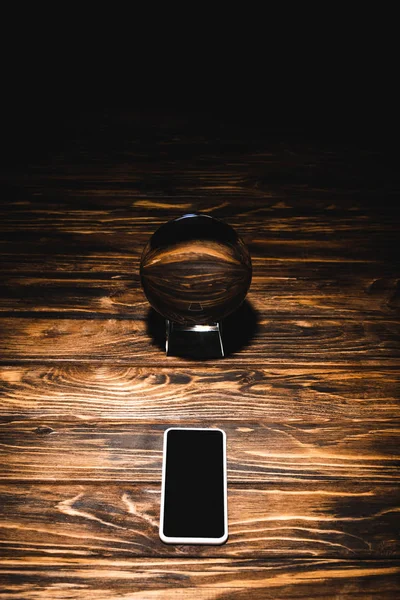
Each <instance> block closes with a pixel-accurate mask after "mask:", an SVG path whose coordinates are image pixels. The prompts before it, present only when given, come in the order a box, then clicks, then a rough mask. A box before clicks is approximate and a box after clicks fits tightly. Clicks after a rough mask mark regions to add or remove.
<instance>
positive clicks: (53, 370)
mask: <svg viewBox="0 0 400 600" xmlns="http://www.w3.org/2000/svg"><path fill="white" fill-rule="evenodd" d="M0 391H1V394H2V402H1V403H0V418H1V420H2V422H4V423H6V422H8V421H9V422H10V423H14V425H17V423H18V422H19V421H27V420H28V421H29V422H32V429H34V428H35V426H34V424H33V423H37V425H36V426H37V427H39V426H40V425H42V424H43V423H44V424H45V423H46V422H50V421H53V422H54V421H57V420H60V422H62V423H65V422H68V423H72V424H76V425H80V424H84V423H88V424H92V423H97V422H99V421H100V420H106V421H112V420H113V421H120V420H122V421H128V420H130V421H132V422H136V423H137V422H141V421H143V422H144V423H149V422H151V421H153V422H154V423H161V425H163V424H164V423H165V422H172V421H175V422H186V421H190V420H196V419H201V420H204V421H214V422H215V423H219V422H221V421H225V420H227V419H228V420H231V421H232V422H234V421H237V422H238V426H240V424H241V423H242V422H243V421H250V420H253V421H254V422H256V421H257V420H259V419H260V420H262V421H263V422H269V423H276V424H277V425H278V426H279V425H281V424H296V423H299V424H300V425H301V426H302V425H303V424H304V425H307V426H308V425H310V424H312V423H314V424H316V425H322V426H324V425H325V424H326V425H328V426H329V425H333V426H335V425H336V423H337V422H340V423H344V422H345V421H348V422H349V424H354V426H355V427H356V426H357V423H360V424H363V423H364V424H366V425H368V426H369V425H370V424H371V425H373V426H374V425H376V426H377V428H379V429H381V428H382V427H384V425H385V424H391V423H395V422H396V421H398V419H399V418H400V403H399V398H398V375H397V371H396V370H390V369H383V368H382V367H381V368H380V369H375V370H364V369H362V368H360V367H354V366H352V367H350V368H349V369H343V368H340V369H339V368H337V367H333V368H327V367H324V368H320V369H315V368H314V367H307V368H290V367H288V366H284V365H283V366H277V367H276V368H273V369H268V368H267V367H263V366H259V367H257V366H251V365H250V366H249V367H242V368H240V367H239V366H238V365H237V364H236V365H235V366H228V367H227V366H225V362H221V363H218V364H216V365H210V366H209V365H208V364H204V363H203V364H198V363H194V364H193V363H189V362H188V363H186V364H185V365H180V366H179V367H174V368H168V367H137V368H136V367H132V366H130V365H122V366H117V365H115V364H110V365H108V364H100V365H91V364H81V363H77V364H74V363H66V364H64V363H63V364H58V365H57V364H55V363H51V364H50V365H49V366H45V365H40V364H39V365H36V364H32V363H29V364H26V365H25V364H23V365H21V364H16V365H13V366H1V367H0ZM346 427H347V426H346Z"/></svg>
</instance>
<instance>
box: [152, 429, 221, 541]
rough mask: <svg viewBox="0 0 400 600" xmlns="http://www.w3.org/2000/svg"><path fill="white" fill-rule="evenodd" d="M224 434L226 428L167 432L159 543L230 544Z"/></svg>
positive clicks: (172, 430)
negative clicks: (228, 541) (160, 541)
mask: <svg viewBox="0 0 400 600" xmlns="http://www.w3.org/2000/svg"><path fill="white" fill-rule="evenodd" d="M226 487H227V485H226V435H225V432H224V431H222V429H201V428H192V427H188V428H180V427H171V428H169V429H167V430H166V431H165V432H164V453H163V471H162V489H161V512H160V538H161V540H162V541H163V542H165V543H167V544H223V543H224V542H226V540H227V539H228V502H227V489H226Z"/></svg>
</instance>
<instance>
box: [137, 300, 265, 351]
mask: <svg viewBox="0 0 400 600" xmlns="http://www.w3.org/2000/svg"><path fill="white" fill-rule="evenodd" d="M258 329H259V325H258V315H257V311H256V310H255V309H254V308H253V307H252V305H251V303H250V302H249V301H248V300H245V301H244V302H243V304H242V305H241V306H240V307H239V308H238V309H237V310H236V311H235V312H234V313H232V314H231V315H229V317H227V318H226V319H224V320H223V321H222V340H223V344H224V351H225V357H228V356H231V355H232V354H236V353H237V352H240V351H241V350H244V349H245V348H246V347H247V346H249V345H250V344H251V342H252V340H253V338H254V337H255V335H256V333H257V331H258ZM147 335H148V336H149V337H150V338H151V339H152V342H153V344H154V345H155V346H157V347H158V348H160V349H161V350H163V352H165V319H164V317H162V316H161V315H160V314H159V313H157V312H156V311H155V310H154V309H153V308H149V311H148V313H147ZM188 358H189V357H188Z"/></svg>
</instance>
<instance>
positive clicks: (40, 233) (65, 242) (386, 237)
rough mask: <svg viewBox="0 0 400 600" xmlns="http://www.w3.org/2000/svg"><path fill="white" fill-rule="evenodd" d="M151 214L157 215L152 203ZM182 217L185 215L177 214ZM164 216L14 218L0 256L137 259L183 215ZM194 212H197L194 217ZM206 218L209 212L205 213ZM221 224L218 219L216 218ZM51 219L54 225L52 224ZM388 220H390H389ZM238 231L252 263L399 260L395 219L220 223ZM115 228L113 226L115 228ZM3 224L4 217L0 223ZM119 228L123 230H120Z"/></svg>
mask: <svg viewBox="0 0 400 600" xmlns="http://www.w3.org/2000/svg"><path fill="white" fill-rule="evenodd" d="M153 210H157V204H156V203H155V205H154V208H153ZM182 212H183V214H184V213H185V211H182ZM182 212H177V211H171V210H170V211H168V212H167V214H166V215H165V217H164V218H159V219H156V220H155V219H147V218H138V217H137V216H135V214H133V215H130V216H125V217H124V216H121V217H118V218H116V217H112V218H109V219H106V218H105V219H104V221H105V222H103V221H102V220H99V219H97V222H96V218H95V216H94V215H91V213H90V212H88V213H85V219H84V220H83V222H82V219H81V215H80V214H79V213H78V214H77V215H75V214H74V213H72V214H71V215H70V217H69V219H65V217H64V216H63V215H60V216H59V218H58V219H57V215H52V214H51V211H49V212H48V216H47V217H46V220H45V223H42V224H41V222H40V219H38V218H37V215H35V213H33V214H32V217H31V218H30V220H29V223H26V222H24V220H23V219H22V218H21V217H20V216H19V215H17V216H16V217H15V218H14V219H11V220H10V219H8V220H9V221H10V222H9V223H8V225H7V226H6V227H5V225H4V224H3V226H2V229H3V233H2V236H1V244H0V251H1V252H2V253H5V254H25V255H27V254H38V253H40V254H41V255H46V254H50V253H51V254H55V255H57V254H60V253H62V254H70V255H71V256H73V255H75V254H84V255H88V254H89V255H91V254H95V255H96V254H97V255H98V254H100V253H101V254H108V253H112V252H114V253H115V252H117V253H120V254H122V255H126V254H128V255H129V256H131V257H132V256H136V257H140V254H141V252H142V250H143V248H144V246H145V244H146V243H147V241H148V239H149V238H150V236H151V235H152V234H153V233H154V231H155V230H156V229H157V228H158V227H159V226H160V225H161V224H162V223H163V222H165V221H167V220H170V219H172V218H175V217H179V216H181V215H182ZM195 212H198V211H195ZM205 212H207V213H209V212H210V211H208V210H205ZM220 216H221V218H223V219H224V216H223V215H220ZM51 217H53V220H54V222H52V219H51ZM390 217H392V218H390ZM225 220H226V221H227V222H228V223H229V224H230V225H232V226H233V227H235V229H237V231H238V233H239V234H240V235H241V236H242V237H243V239H244V241H245V242H246V244H247V246H248V247H249V250H250V253H251V255H252V257H254V258H256V257H260V256H261V257H263V256H264V257H267V258H269V259H271V258H275V259H282V258H291V259H296V261H299V259H301V257H304V258H307V259H313V260H314V261H316V260H336V261H338V260H339V261H340V260H347V261H349V260H362V259H363V260H366V259H369V260H371V259H375V260H380V261H382V260H383V259H385V260H389V261H390V260H392V261H394V260H395V259H396V258H398V250H397V247H396V246H395V242H396V239H397V238H396V236H397V233H398V229H399V222H398V219H396V216H393V215H390V213H389V214H388V215H386V218H385V220H383V219H382V218H381V219H380V220H379V217H377V218H374V215H371V216H368V215H365V214H362V215H360V216H359V217H358V218H357V217H355V216H352V215H350V216H349V215H347V214H346V217H345V218H344V219H343V218H342V219H340V218H337V219H336V220H335V218H334V217H331V218H330V219H329V217H328V215H324V216H323V217H321V216H320V215H316V216H313V217H311V218H310V217H308V218H306V217H293V216H285V217H280V218H275V219H273V218H271V216H270V215H268V213H267V214H265V215H262V214H255V215H254V217H252V218H250V217H248V216H247V214H246V212H245V211H243V214H241V215H239V216H238V217H237V219H232V218H229V212H228V218H227V219H225ZM114 222H115V223H116V224H115V223H114ZM4 223H7V217H5V219H4ZM121 223H122V224H121Z"/></svg>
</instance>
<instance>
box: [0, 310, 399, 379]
mask: <svg viewBox="0 0 400 600" xmlns="http://www.w3.org/2000/svg"><path fill="white" fill-rule="evenodd" d="M255 318H256V317H255ZM153 326H154V329H153ZM234 326H236V329H235V328H234ZM243 326H244V327H245V328H247V324H246V323H244V322H242V323H241V322H240V321H238V317H236V318H235V321H234V323H233V325H232V327H231V328H229V329H228V328H224V332H223V336H224V341H225V342H227V347H228V348H231V347H232V344H235V343H236V341H237V340H239V341H240V338H241V336H242V335H246V333H247V331H246V329H245V330H244V331H243V330H240V328H241V327H243ZM254 327H255V329H256V331H255V335H254V339H252V340H251V343H249V344H248V345H247V346H246V347H244V348H241V352H240V353H237V355H234V356H231V357H229V356H227V357H226V358H225V359H223V362H224V364H225V365H228V364H246V363H247V364H255V363H256V364H257V362H259V360H260V356H262V362H263V364H265V365H280V364H282V361H284V362H285V364H286V365H287V366H300V365H302V364H305V365H307V364H308V365H311V364H314V365H320V366H323V367H326V366H327V365H330V366H331V365H343V364H345V365H355V366H356V365H359V364H361V365H368V366H378V365H381V366H384V365H386V366H390V365H397V364H398V361H399V357H400V336H399V333H400V324H399V323H398V322H397V321H395V320H393V321H389V320H388V321H384V320H381V321H379V322H376V321H367V320H365V321H359V322H354V321H351V320H340V321H339V320H337V321H335V320H318V319H312V320H311V319H302V320H293V321H292V320H279V319H273V320H269V319H267V318H264V317H262V316H260V318H259V320H258V322H257V323H255V324H254ZM0 332H1V346H0V352H1V359H0V360H1V361H2V362H10V361H14V362H16V361H18V360H30V361H33V360H38V361H46V360H51V361H53V362H54V361H73V360H86V361H97V362H103V363H104V362H108V363H128V364H133V365H140V364H143V365H146V364H147V365H148V364H151V362H153V363H158V364H159V363H160V361H163V363H164V364H165V365H172V364H177V365H178V364H187V363H188V360H186V359H179V358H176V357H165V344H164V338H165V329H164V323H163V322H153V323H152V322H151V321H150V323H149V322H146V321H144V320H138V319H134V318H132V319H121V320H117V319H102V320H101V321H98V320H93V319H85V318H82V319H73V318H71V319H65V318H64V319H63V318H60V319H56V320H55V319H49V318H43V319H35V320H29V319H24V318H14V319H12V320H11V319H7V318H4V317H3V318H0ZM189 362H190V361H189ZM208 362H209V363H210V361H208Z"/></svg>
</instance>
